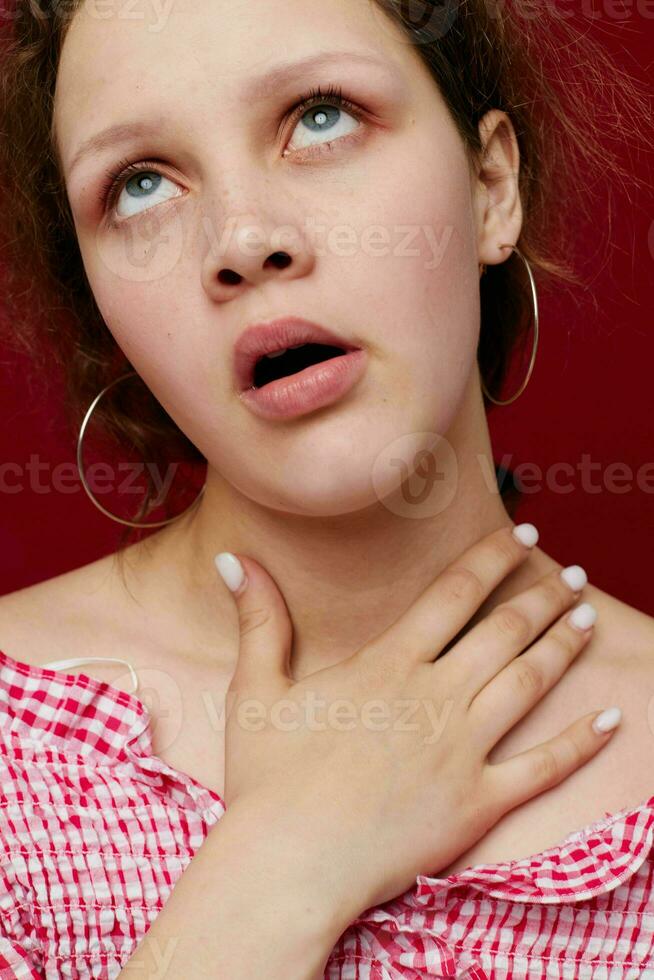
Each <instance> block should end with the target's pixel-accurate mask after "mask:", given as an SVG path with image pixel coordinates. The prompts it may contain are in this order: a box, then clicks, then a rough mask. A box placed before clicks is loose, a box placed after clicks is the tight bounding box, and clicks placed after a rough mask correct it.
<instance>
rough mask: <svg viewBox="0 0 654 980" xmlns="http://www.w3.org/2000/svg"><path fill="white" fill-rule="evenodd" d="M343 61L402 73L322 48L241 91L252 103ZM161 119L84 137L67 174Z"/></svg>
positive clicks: (378, 60) (388, 64)
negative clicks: (93, 156) (318, 51)
mask: <svg viewBox="0 0 654 980" xmlns="http://www.w3.org/2000/svg"><path fill="white" fill-rule="evenodd" d="M344 61H354V62H358V63H360V64H365V65H376V66H377V67H380V68H383V69H384V71H385V72H387V73H389V74H390V75H392V76H394V77H395V79H396V80H397V81H401V80H402V78H403V76H402V73H401V71H400V69H399V67H398V66H397V65H395V64H394V63H393V62H392V61H391V60H390V59H388V58H382V57H380V56H377V55H374V54H367V53H366V52H362V51H325V52H322V53H321V54H318V55H316V54H312V55H309V56H307V57H306V58H301V59H300V60H298V61H287V62H282V63H281V64H278V65H276V66H275V67H274V68H273V69H272V70H271V71H269V72H266V73H265V74H263V75H259V76H257V77H256V78H254V79H252V80H250V81H249V82H248V83H247V84H246V86H245V88H244V91H243V96H242V97H243V100H244V101H245V102H252V101H258V100H261V99H264V98H266V97H269V96H270V94H271V91H272V90H273V89H275V87H277V86H279V85H281V84H282V83H288V82H293V81H295V80H296V79H299V78H301V77H302V75H303V74H304V73H305V72H306V71H307V69H318V68H323V67H329V66H331V65H334V64H337V63H339V62H344ZM162 123H163V120H162V119H157V120H154V121H151V122H145V121H143V120H140V121H135V122H122V123H116V124H115V125H113V126H109V127H107V128H106V129H103V130H101V132H99V133H96V134H95V135H93V136H89V138H88V139H86V140H84V142H83V143H82V144H81V145H80V146H79V147H78V149H77V150H76V152H75V154H74V156H73V158H72V160H71V162H70V165H69V168H68V170H69V173H72V172H73V170H74V169H75V167H76V166H77V164H78V163H79V162H80V161H81V159H82V158H83V157H85V156H88V155H96V154H98V153H101V152H102V151H103V150H106V149H107V148H108V147H110V146H118V145H120V144H122V143H128V142H129V141H130V140H132V139H135V138H138V137H140V136H147V135H149V134H151V133H153V132H160V131H161V127H162Z"/></svg>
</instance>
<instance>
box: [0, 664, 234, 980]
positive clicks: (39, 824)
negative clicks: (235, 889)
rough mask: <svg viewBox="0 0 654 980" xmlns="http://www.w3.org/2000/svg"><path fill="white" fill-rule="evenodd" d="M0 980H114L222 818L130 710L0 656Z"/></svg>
mask: <svg viewBox="0 0 654 980" xmlns="http://www.w3.org/2000/svg"><path fill="white" fill-rule="evenodd" d="M0 786H1V788H2V794H1V795H2V799H1V801H0V980H14V978H15V977H18V976H20V977H22V976H24V977H26V978H30V980H31V978H32V977H33V976H36V977H39V978H45V980H61V978H78V980H88V978H91V977H92V978H97V980H112V978H114V977H117V976H118V975H119V973H120V972H121V970H122V969H123V967H124V964H125V963H126V961H127V960H128V959H129V958H130V957H131V955H132V954H133V952H134V950H135V949H136V948H137V946H138V945H139V943H140V941H141V940H142V938H143V936H144V935H145V933H146V932H147V930H148V929H149V927H150V926H151V924H152V922H153V921H154V920H155V918H156V917H157V915H158V914H159V912H160V910H161V908H162V907H163V905H164V904H165V902H166V900H167V898H168V897H169V895H170V893H171V891H172V888H173V887H174V885H175V883H176V881H177V880H178V879H179V878H180V877H181V875H182V874H183V872H184V870H185V869H186V867H187V866H188V864H189V862H190V860H191V858H192V857H193V855H194V854H195V853H196V852H197V850H198V848H199V847H200V846H201V844H202V843H203V841H204V840H205V838H206V836H207V833H208V831H209V829H210V827H211V826H212V825H213V824H214V823H215V822H216V821H217V820H219V819H220V817H221V816H222V815H223V814H224V812H225V806H224V803H223V800H222V799H221V798H220V797H219V796H218V795H217V794H215V793H214V792H213V791H212V790H210V789H208V788H207V787H204V786H201V785H200V784H199V783H198V782H196V780H194V779H193V778H192V777H191V776H189V775H187V774H185V773H183V772H180V771H179V770H176V769H173V768H172V767H170V766H169V765H167V764H166V763H165V762H164V761H163V760H162V759H159V758H158V757H157V756H154V755H153V754H152V741H151V718H150V715H149V713H148V711H147V709H146V707H145V705H144V704H143V703H142V702H141V701H139V700H138V699H137V698H135V697H133V696H132V695H130V694H127V693H125V692H123V691H119V690H118V689H116V688H113V687H112V686H111V685H109V684H106V683H105V682H103V681H98V680H96V679H94V678H91V677H88V676H86V675H84V674H78V675H72V674H62V673H59V672H57V671H54V670H51V669H49V668H44V667H36V666H32V665H27V664H21V663H20V662H19V661H16V660H13V658H11V657H8V656H7V654H5V653H2V652H0Z"/></svg>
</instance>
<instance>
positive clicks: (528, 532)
mask: <svg viewBox="0 0 654 980" xmlns="http://www.w3.org/2000/svg"><path fill="white" fill-rule="evenodd" d="M512 533H513V537H514V538H517V539H518V541H519V542H520V544H523V545H524V546H525V548H533V547H534V545H535V544H536V543H537V541H538V531H537V530H536V528H535V527H534V525H533V524H517V525H516V526H515V527H514V528H513V532H512Z"/></svg>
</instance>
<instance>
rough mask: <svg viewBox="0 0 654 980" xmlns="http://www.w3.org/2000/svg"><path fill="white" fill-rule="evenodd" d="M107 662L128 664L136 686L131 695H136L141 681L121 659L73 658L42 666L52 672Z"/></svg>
mask: <svg viewBox="0 0 654 980" xmlns="http://www.w3.org/2000/svg"><path fill="white" fill-rule="evenodd" d="M107 660H109V661H112V660H113V661H114V662H115V663H117V664H126V665H127V667H129V671H130V674H131V675H132V684H133V685H134V690H133V691H130V693H131V694H136V692H137V691H138V689H139V679H138V676H137V674H136V671H135V670H134V668H133V667H132V665H131V663H130V662H129V660H121V659H120V658H119V657H73V658H72V659H70V660H50V661H49V662H48V663H47V664H42V665H41V666H42V667H50V668H52V670H60V669H61V668H64V667H76V666H77V665H78V664H91V663H98V664H100V663H105V662H106V661H107Z"/></svg>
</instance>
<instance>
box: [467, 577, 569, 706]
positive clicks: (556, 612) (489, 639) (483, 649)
mask: <svg viewBox="0 0 654 980" xmlns="http://www.w3.org/2000/svg"><path fill="white" fill-rule="evenodd" d="M571 568H572V569H573V571H572V573H571V574H570V569H563V570H562V571H554V572H548V574H547V575H545V576H544V577H543V578H542V579H540V581H538V582H536V584H535V585H532V586H530V588H528V589H525V591H524V592H520V593H519V594H518V595H516V596H513V598H511V599H509V600H508V601H507V602H502V603H500V605H499V606H496V607H495V608H494V609H493V610H492V612H490V613H489V614H488V615H487V616H486V618H485V619H482V620H480V622H478V623H477V624H476V625H475V626H473V627H472V629H471V630H469V632H468V633H466V635H465V636H464V637H463V638H462V639H461V640H459V643H458V644H457V648H456V658H457V660H460V661H461V663H462V664H464V663H465V669H466V672H467V675H468V676H469V678H470V681H469V684H468V691H469V694H470V697H471V699H472V698H474V697H475V696H479V693H480V692H483V690H484V688H485V686H486V685H487V684H489V683H490V682H491V681H492V680H493V678H494V677H496V676H497V675H498V674H500V672H502V671H503V670H504V668H505V667H506V666H507V664H510V663H511V662H512V661H515V659H516V657H517V656H518V654H519V653H522V651H524V650H525V649H526V647H528V646H529V645H530V644H531V643H533V641H534V640H535V639H536V638H537V637H539V636H540V635H541V633H542V632H543V630H545V629H546V628H547V627H548V626H551V624H552V623H553V621H554V620H556V619H558V618H559V617H560V616H562V615H563V614H564V613H565V612H566V610H568V609H569V608H570V607H571V606H572V604H573V603H574V602H575V601H576V600H577V599H578V597H579V595H580V594H581V591H582V589H583V588H584V587H585V585H586V584H587V582H588V579H587V576H586V573H585V572H584V570H583V568H580V567H579V566H578V565H575V566H571ZM563 573H565V577H564V575H563ZM567 579H569V580H570V581H571V582H572V583H573V585H574V588H571V586H570V585H569V583H568V581H567ZM448 656H449V654H448ZM521 661H522V662H524V655H523V657H521ZM502 676H504V675H502ZM503 683H504V680H503Z"/></svg>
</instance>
